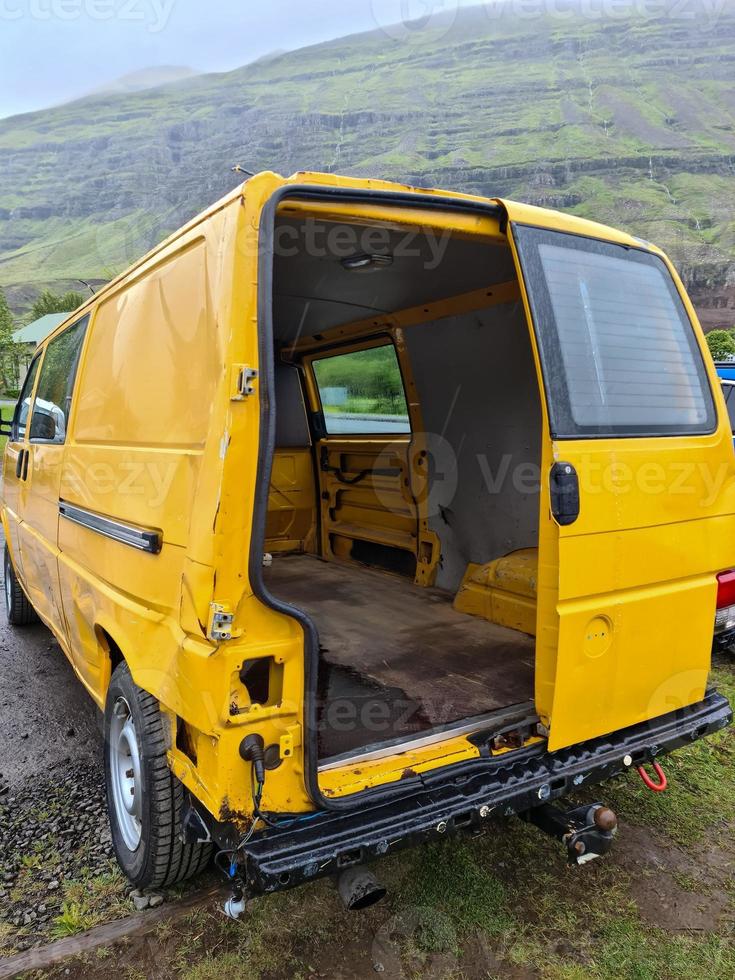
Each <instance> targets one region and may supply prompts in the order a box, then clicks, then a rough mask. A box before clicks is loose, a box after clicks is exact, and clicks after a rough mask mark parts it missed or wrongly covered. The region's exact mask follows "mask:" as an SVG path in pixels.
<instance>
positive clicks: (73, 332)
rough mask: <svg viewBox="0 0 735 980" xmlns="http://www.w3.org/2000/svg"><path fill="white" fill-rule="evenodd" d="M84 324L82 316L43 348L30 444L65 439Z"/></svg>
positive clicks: (87, 318) (85, 321) (84, 319)
mask: <svg viewBox="0 0 735 980" xmlns="http://www.w3.org/2000/svg"><path fill="white" fill-rule="evenodd" d="M88 323H89V317H88V316H86V317H84V318H83V319H82V320H79V321H78V322H77V323H75V324H73V326H71V327H69V328H68V329H67V330H65V331H64V332H63V333H62V334H59V336H58V337H54V339H53V340H52V341H50V343H49V344H48V345H47V347H46V353H45V355H44V358H43V365H42V367H41V376H40V378H39V380H38V389H37V391H36V398H35V401H34V402H33V416H32V418H31V435H30V438H31V440H32V441H33V442H52V443H63V442H64V440H65V439H66V428H67V424H68V421H69V408H70V406H71V398H72V393H73V391H74V379H75V378H76V374H77V367H78V365H79V355H80V352H81V349H82V342H83V341H84V334H85V332H86V329H87V324H88Z"/></svg>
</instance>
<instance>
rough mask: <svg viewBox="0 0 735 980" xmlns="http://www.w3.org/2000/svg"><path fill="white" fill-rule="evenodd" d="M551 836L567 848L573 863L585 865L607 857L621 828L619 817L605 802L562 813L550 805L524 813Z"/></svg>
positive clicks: (526, 817) (523, 815)
mask: <svg viewBox="0 0 735 980" xmlns="http://www.w3.org/2000/svg"><path fill="white" fill-rule="evenodd" d="M521 817H522V818H523V819H524V820H527V821H528V822H529V823H532V824H535V825H536V826H537V827H538V828H539V830H543V832H544V833H545V834H548V835H549V837H554V838H556V840H560V841H561V842H562V844H564V846H565V847H566V849H567V854H568V855H569V862H570V864H586V863H587V862H588V861H594V859H595V858H598V857H601V856H602V855H603V854H607V852H608V851H609V850H610V848H611V846H612V842H613V838H614V837H615V834H616V833H617V829H618V818H617V817H616V816H615V814H614V813H613V811H612V810H610V809H609V808H608V807H606V806H603V805H602V803H593V804H592V805H590V804H589V803H587V804H585V805H584V806H577V807H574V808H573V809H571V810H559V809H558V808H557V807H555V806H552V805H551V804H550V803H544V804H542V805H541V806H536V807H533V809H531V810H527V811H526V812H525V813H522V814H521Z"/></svg>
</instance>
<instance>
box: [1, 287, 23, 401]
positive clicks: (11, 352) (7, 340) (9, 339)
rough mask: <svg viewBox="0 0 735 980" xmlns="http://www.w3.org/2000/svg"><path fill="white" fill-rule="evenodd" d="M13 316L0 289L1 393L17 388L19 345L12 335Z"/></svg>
mask: <svg viewBox="0 0 735 980" xmlns="http://www.w3.org/2000/svg"><path fill="white" fill-rule="evenodd" d="M13 328H14V324H13V315H12V313H11V312H10V309H9V307H8V302H7V300H6V299H5V293H4V292H3V291H2V289H0V385H1V386H2V389H3V391H9V390H13V389H14V388H17V386H18V360H19V358H20V347H21V345H20V344H18V343H16V340H15V336H14V334H13Z"/></svg>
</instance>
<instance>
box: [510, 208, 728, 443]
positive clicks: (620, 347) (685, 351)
mask: <svg viewBox="0 0 735 980" xmlns="http://www.w3.org/2000/svg"><path fill="white" fill-rule="evenodd" d="M514 233H515V235H516V239H517V241H518V243H519V245H520V253H521V262H522V265H523V271H524V276H525V279H526V285H527V287H528V290H529V295H530V298H531V305H532V308H533V318H534V325H535V328H536V331H537V335H538V339H539V346H540V348H541V357H542V362H543V367H544V377H545V383H546V392H547V398H548V401H549V410H550V415H551V420H552V429H553V434H554V435H555V436H556V437H557V438H572V439H573V438H578V437H580V436H581V437H584V436H595V435H598V436H599V435H602V436H605V435H607V436H645V435H650V436H658V435H685V434H690V433H702V434H704V433H708V432H713V431H714V430H715V427H716V424H717V414H716V410H715V404H714V399H713V397H712V391H711V389H710V386H709V381H708V379H707V372H706V370H705V366H704V360H703V357H702V352H701V350H700V348H699V345H698V343H697V339H696V336H695V334H694V330H693V327H692V324H691V322H690V320H689V317H688V315H687V312H686V309H685V307H684V304H683V302H682V300H681V297H680V295H679V293H678V291H677V289H676V286H675V284H674V281H673V279H672V277H671V274H670V272H669V270H668V269H667V267H666V265H665V264H664V262H663V261H662V260H661V259H660V258H659V257H658V256H657V255H654V254H653V253H652V252H649V251H647V250H645V249H637V248H629V247H626V246H623V245H614V244H611V243H609V242H600V241H597V240H596V239H592V238H583V237H581V236H577V235H569V234H564V233H560V232H549V231H543V230H541V229H537V228H528V227H519V228H517V229H515V232H514Z"/></svg>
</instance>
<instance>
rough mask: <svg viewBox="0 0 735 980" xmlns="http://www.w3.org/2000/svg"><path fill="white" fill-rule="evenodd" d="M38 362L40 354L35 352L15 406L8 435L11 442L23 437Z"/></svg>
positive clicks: (18, 440)
mask: <svg viewBox="0 0 735 980" xmlns="http://www.w3.org/2000/svg"><path fill="white" fill-rule="evenodd" d="M40 363H41V355H40V354H36V356H35V357H34V358H33V360H32V361H31V366H30V367H29V368H28V374H26V379H25V381H24V382H23V387H22V388H21V392H20V397H19V398H18V404H17V405H16V406H15V413H14V414H13V432H12V435H11V437H10V440H11V442H20V441H21V440H22V439H25V435H26V426H27V424H28V415H29V413H30V410H31V395H32V394H33V385H34V384H35V382H36V375H37V374H38V365H39V364H40Z"/></svg>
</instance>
